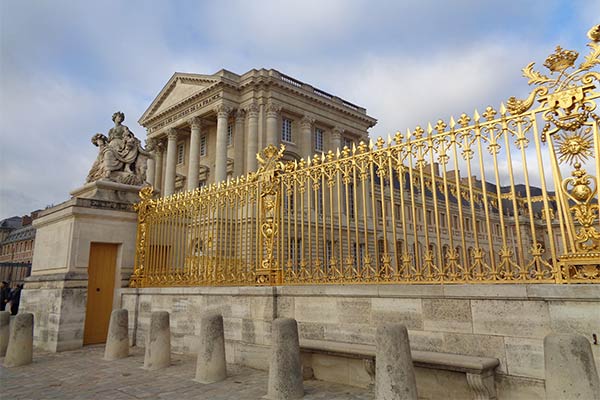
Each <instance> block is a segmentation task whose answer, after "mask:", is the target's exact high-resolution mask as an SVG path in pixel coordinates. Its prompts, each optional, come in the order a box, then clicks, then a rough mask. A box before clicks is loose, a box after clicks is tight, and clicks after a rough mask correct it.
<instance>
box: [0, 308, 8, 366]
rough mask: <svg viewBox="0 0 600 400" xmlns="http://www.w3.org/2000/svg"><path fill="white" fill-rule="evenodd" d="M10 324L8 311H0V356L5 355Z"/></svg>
mask: <svg viewBox="0 0 600 400" xmlns="http://www.w3.org/2000/svg"><path fill="white" fill-rule="evenodd" d="M9 326H10V312H8V311H0V357H4V356H5V355H6V348H7V347H8V336H9Z"/></svg>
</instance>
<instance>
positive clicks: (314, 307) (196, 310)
mask: <svg viewBox="0 0 600 400" xmlns="http://www.w3.org/2000/svg"><path fill="white" fill-rule="evenodd" d="M442 304H452V306H451V307H450V306H446V305H442ZM115 306H116V307H123V308H126V309H128V310H129V313H130V316H132V317H131V318H130V321H129V332H130V335H131V336H132V340H135V341H136V342H137V344H138V345H143V338H144V337H145V334H146V332H147V326H148V324H149V320H150V315H151V313H152V311H169V312H170V313H171V331H172V346H173V351H174V352H176V353H186V354H193V355H196V354H197V352H198V348H199V339H198V335H199V334H200V319H199V318H198V316H199V315H201V314H202V313H205V312H210V313H219V314H221V315H222V316H223V327H224V335H225V350H226V357H227V362H229V363H239V364H241V365H245V366H250V367H252V368H257V369H262V370H267V369H268V365H269V346H270V343H271V334H272V321H273V320H274V319H275V318H282V317H283V318H294V319H296V321H297V323H298V331H299V336H300V339H313V340H331V341H338V342H347V343H358V344H360V343H363V344H374V343H375V333H376V327H377V325H378V324H379V323H381V322H382V321H388V322H391V323H400V324H404V325H406V327H407V328H408V333H409V337H410V343H411V348H412V350H423V351H436V352H443V353H454V354H464V355H470V356H482V357H493V358H498V359H499V360H500V366H499V367H498V369H497V370H496V374H495V388H496V392H497V395H498V398H499V399H513V398H527V399H544V398H545V392H544V376H545V372H544V371H545V368H544V350H543V342H544V337H545V336H546V335H547V334H549V333H575V334H580V335H583V336H584V337H585V338H586V339H587V340H588V341H589V342H590V343H592V342H593V338H592V335H593V334H594V333H596V334H597V335H598V336H600V315H599V314H598V312H597V310H598V309H600V285H588V284H583V285H570V286H569V285H545V284H544V285H445V286H439V285H347V286H343V285H315V286H310V285H306V286H283V287H185V288H184V287H181V288H145V289H130V288H127V289H121V290H120V292H119V303H117V304H115ZM534 313H535V315H534ZM490 314H491V315H490ZM531 321H534V323H532V322H531ZM503 325H506V326H511V329H506V328H503V327H502V326H503ZM536 325H537V326H536ZM496 327H500V328H499V329H498V330H497V331H496V330H495V329H496ZM591 347H592V352H593V355H594V359H595V360H596V365H600V345H592V346H591ZM526 353H527V354H528V356H527V357H525V356H524V354H526ZM344 362H345V364H343V363H344ZM319 363H320V364H319V365H321V364H323V365H326V366H327V367H326V368H327V370H328V371H329V372H331V373H330V374H329V375H330V376H331V377H332V378H335V377H336V376H340V377H341V378H343V379H345V380H346V381H348V376H347V375H348V374H349V373H353V372H344V373H342V372H341V371H355V370H356V368H354V367H355V366H354V364H352V366H351V365H349V364H348V362H347V361H343V360H339V359H336V360H333V359H327V360H321V361H319ZM359 367H361V368H362V366H360V365H359ZM335 371H338V372H340V373H333V372H335ZM415 373H416V379H417V389H418V391H419V395H420V396H423V397H429V398H457V399H460V398H464V394H465V393H469V390H470V389H469V385H468V383H467V381H466V379H465V375H464V374H459V373H453V372H448V371H446V372H443V371H436V370H429V369H427V370H426V369H422V368H417V369H416V371H415ZM344 374H345V375H344ZM363 375H365V376H367V374H366V373H364V371H363ZM436 382H444V388H442V389H441V390H440V389H439V384H436ZM355 384H357V385H359V386H361V385H362V386H364V385H365V384H366V381H365V380H364V379H362V380H361V379H359V380H356V381H355Z"/></svg>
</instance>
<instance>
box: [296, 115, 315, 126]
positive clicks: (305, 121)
mask: <svg viewBox="0 0 600 400" xmlns="http://www.w3.org/2000/svg"><path fill="white" fill-rule="evenodd" d="M315 121H316V119H314V118H313V117H312V116H310V115H305V116H304V117H302V119H301V120H300V127H302V128H304V129H311V128H312V125H313V124H314V123H315Z"/></svg>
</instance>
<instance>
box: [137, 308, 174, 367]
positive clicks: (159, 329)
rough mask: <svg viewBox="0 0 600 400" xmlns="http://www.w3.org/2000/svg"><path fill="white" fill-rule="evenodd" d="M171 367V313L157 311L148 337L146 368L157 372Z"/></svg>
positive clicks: (145, 356)
mask: <svg viewBox="0 0 600 400" xmlns="http://www.w3.org/2000/svg"><path fill="white" fill-rule="evenodd" d="M169 365H171V327H170V323H169V313H168V312H166V311H155V312H153V313H152V317H151V319H150V328H149V330H148V334H147V335H146V353H145V355H144V368H145V369H149V370H156V369H161V368H166V367H168V366H169Z"/></svg>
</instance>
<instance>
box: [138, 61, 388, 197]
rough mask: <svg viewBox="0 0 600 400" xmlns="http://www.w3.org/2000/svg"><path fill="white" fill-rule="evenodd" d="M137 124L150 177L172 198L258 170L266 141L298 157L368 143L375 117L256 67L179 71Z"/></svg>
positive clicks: (287, 77)
mask: <svg viewBox="0 0 600 400" xmlns="http://www.w3.org/2000/svg"><path fill="white" fill-rule="evenodd" d="M139 123H140V124H141V125H142V126H144V127H145V128H146V129H147V131H148V148H149V150H151V151H152V153H153V155H154V157H153V159H151V161H150V163H149V167H148V171H147V176H148V182H149V183H151V184H152V185H153V186H154V187H155V188H156V189H158V190H159V191H160V192H161V194H162V195H165V196H168V195H170V194H173V193H174V192H177V191H180V190H193V189H195V188H197V187H199V186H202V185H206V184H210V183H214V182H221V181H223V180H226V179H228V178H233V177H237V176H241V175H244V174H246V173H247V172H251V171H255V170H256V168H257V160H256V153H257V152H258V151H260V150H261V149H263V148H264V147H266V146H267V145H269V144H275V145H278V144H280V143H283V144H285V146H286V158H288V159H299V158H306V157H307V156H310V155H313V154H315V153H322V152H327V151H328V150H335V149H338V148H343V147H344V145H349V146H350V147H351V144H352V143H356V144H358V143H359V142H360V141H361V140H364V141H365V142H366V141H367V140H368V134H367V130H368V129H369V128H371V127H373V126H374V125H375V124H376V123H377V120H376V119H374V118H372V117H370V116H369V115H367V112H366V110H365V108H363V107H360V106H357V105H355V104H352V103H350V102H348V101H346V100H343V99H341V98H339V97H337V96H335V95H332V94H329V93H327V92H324V91H322V90H319V89H317V88H315V87H313V86H311V85H309V84H306V83H304V82H300V81H299V80H296V79H294V78H292V77H290V76H287V75H284V74H282V73H280V72H279V71H276V70H274V69H260V70H256V69H252V70H250V71H248V72H246V73H245V74H242V75H237V74H235V73H233V72H229V71H226V70H221V71H219V72H217V73H216V74H213V75H200V74H188V73H175V74H174V75H173V76H172V77H171V79H170V80H169V81H168V82H167V84H166V85H165V87H164V88H163V89H162V90H161V91H160V93H159V94H158V96H157V97H156V99H155V100H154V101H153V102H152V104H150V106H149V107H148V109H147V110H146V111H145V112H144V114H143V115H142V117H141V118H140V120H139Z"/></svg>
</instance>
